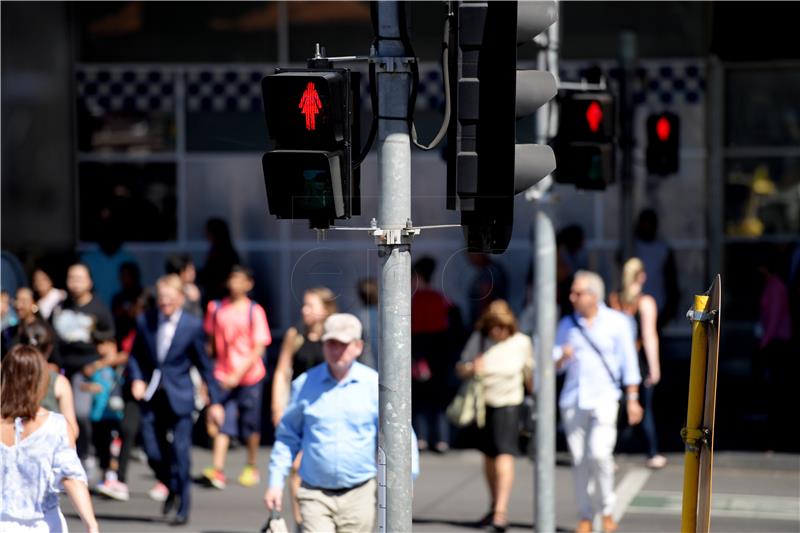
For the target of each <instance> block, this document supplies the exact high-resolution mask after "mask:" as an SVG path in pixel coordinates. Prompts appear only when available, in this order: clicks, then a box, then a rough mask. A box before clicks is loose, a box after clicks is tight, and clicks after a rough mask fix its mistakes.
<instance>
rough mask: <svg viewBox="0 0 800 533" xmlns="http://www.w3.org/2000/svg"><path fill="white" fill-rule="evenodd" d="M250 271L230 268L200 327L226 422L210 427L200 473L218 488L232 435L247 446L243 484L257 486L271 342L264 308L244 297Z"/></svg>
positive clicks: (249, 286) (222, 484)
mask: <svg viewBox="0 0 800 533" xmlns="http://www.w3.org/2000/svg"><path fill="white" fill-rule="evenodd" d="M253 285H254V283H253V274H252V272H251V271H250V270H249V269H247V268H245V267H242V266H238V265H237V266H234V267H233V268H232V270H231V273H230V275H229V276H228V291H229V294H230V296H229V297H228V298H224V299H223V300H214V301H211V302H209V303H208V310H207V312H206V319H205V330H206V333H207V334H208V336H209V341H210V343H211V347H212V353H213V354H214V357H215V364H214V378H215V379H216V380H217V382H218V383H219V386H220V388H221V389H222V390H223V392H224V394H223V400H222V403H223V405H224V407H225V422H224V424H223V425H222V427H216V426H212V427H211V433H212V437H213V438H214V451H213V465H212V466H210V467H208V468H206V469H205V470H203V476H204V477H205V478H206V479H207V480H208V482H209V483H211V485H212V486H214V487H216V488H218V489H224V488H225V485H226V480H225V474H224V472H223V470H224V467H225V457H226V455H227V453H228V445H229V444H230V438H231V437H237V436H238V437H239V439H240V440H241V441H242V442H243V443H245V444H246V445H247V465H245V467H244V469H243V470H242V473H241V474H240V475H239V483H240V484H241V485H244V486H245V487H252V486H255V485H258V483H259V482H260V476H259V473H258V468H257V466H256V454H257V452H258V446H259V444H260V441H261V393H262V389H263V388H264V383H263V381H264V377H265V376H266V374H267V371H266V368H265V367H264V352H265V351H266V348H267V346H269V344H270V343H271V342H272V336H271V335H270V331H269V324H268V323H267V314H266V312H265V311H264V308H263V307H261V306H260V305H259V304H257V303H255V302H254V301H252V300H251V299H250V298H248V296H247V294H248V293H249V292H250V291H251V290H253Z"/></svg>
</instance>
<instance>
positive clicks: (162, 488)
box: [147, 481, 169, 502]
mask: <svg viewBox="0 0 800 533" xmlns="http://www.w3.org/2000/svg"><path fill="white" fill-rule="evenodd" d="M147 495H148V496H150V498H152V499H153V500H155V501H157V502H163V501H164V500H166V499H167V496H169V489H168V488H167V486H166V485H164V484H163V483H161V482H160V481H157V482H156V484H155V485H153V488H152V489H150V490H149V491H147Z"/></svg>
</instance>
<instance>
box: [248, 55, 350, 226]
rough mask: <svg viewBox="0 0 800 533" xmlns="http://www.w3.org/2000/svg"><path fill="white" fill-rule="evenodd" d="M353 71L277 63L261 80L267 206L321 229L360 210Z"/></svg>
mask: <svg viewBox="0 0 800 533" xmlns="http://www.w3.org/2000/svg"><path fill="white" fill-rule="evenodd" d="M358 88H359V76H358V74H357V73H353V72H351V71H349V70H347V69H335V68H304V69H276V71H275V74H271V75H269V76H266V77H265V78H264V79H263V80H261V93H262V96H263V98H264V113H265V116H266V120H267V131H268V133H269V137H270V140H271V141H272V146H271V149H270V150H269V151H268V152H267V153H266V154H264V157H263V158H262V159H261V165H262V169H263V171H264V183H265V185H266V189H267V201H268V204H269V212H270V213H272V214H273V215H275V216H276V217H278V218H283V219H301V220H302V219H305V220H308V221H309V224H310V226H311V227H312V228H328V227H329V226H330V225H331V224H332V223H333V222H334V220H336V219H346V218H350V216H352V215H358V214H360V212H361V207H360V184H359V180H360V178H359V170H358V167H356V168H353V167H354V163H353V150H354V147H356V148H357V147H359V146H360V145H361V143H360V138H359V135H358V125H359V122H360V119H359V107H358V103H357V96H358Z"/></svg>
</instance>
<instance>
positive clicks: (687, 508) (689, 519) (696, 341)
mask: <svg viewBox="0 0 800 533" xmlns="http://www.w3.org/2000/svg"><path fill="white" fill-rule="evenodd" d="M707 304H708V296H707V295H695V297H694V312H695V315H694V317H693V318H692V362H691V370H690V373H689V407H688V409H687V412H686V428H685V429H684V432H683V438H684V441H685V442H686V452H685V454H684V464H683V512H682V513H681V532H682V533H695V531H696V528H697V482H698V476H699V469H700V448H701V446H702V443H701V439H702V428H701V427H700V425H701V424H702V422H703V403H704V396H705V383H706V359H707V349H708V331H707V329H706V327H707V326H706V323H705V322H703V321H701V320H699V319H698V318H699V315H700V314H701V313H703V312H705V310H706V305H707Z"/></svg>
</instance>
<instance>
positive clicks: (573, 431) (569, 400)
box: [554, 270, 642, 533]
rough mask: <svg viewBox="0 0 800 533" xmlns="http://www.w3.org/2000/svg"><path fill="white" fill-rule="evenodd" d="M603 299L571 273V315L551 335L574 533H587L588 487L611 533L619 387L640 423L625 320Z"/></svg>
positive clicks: (594, 283) (592, 284)
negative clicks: (560, 379) (562, 375)
mask: <svg viewBox="0 0 800 533" xmlns="http://www.w3.org/2000/svg"><path fill="white" fill-rule="evenodd" d="M604 297H605V288H604V285H603V280H602V279H601V278H600V276H598V275H597V274H595V273H594V272H589V271H586V270H580V271H578V272H576V273H575V280H574V281H573V283H572V289H571V290H570V295H569V299H570V301H571V302H572V305H573V307H574V309H575V312H574V314H571V315H567V316H565V317H564V318H562V319H561V321H560V322H559V323H558V330H557V331H556V349H555V351H554V352H555V353H554V357H555V359H556V361H557V363H556V367H557V368H558V369H559V372H566V379H565V380H564V388H563V389H562V390H561V396H560V398H559V401H558V405H559V408H560V409H561V419H562V421H563V422H564V430H565V432H566V434H567V444H568V445H569V449H570V452H571V453H572V458H573V463H574V468H573V474H574V477H575V493H576V494H575V495H576V499H577V503H578V516H579V520H580V521H579V522H578V527H577V528H576V529H575V531H576V532H578V533H589V532H590V531H592V530H593V529H592V518H593V516H594V509H593V506H592V498H591V496H590V494H589V486H590V485H594V487H595V494H596V495H597V496H598V500H599V501H600V503H601V505H602V508H601V509H600V511H601V513H602V515H603V531H604V533H609V532H611V531H614V530H616V529H617V524H616V523H615V522H614V519H613V512H614V505H615V504H616V495H615V494H614V456H613V452H614V445H615V444H616V441H617V413H618V409H619V400H620V396H621V391H620V384H622V385H623V386H624V388H625V399H626V402H625V407H626V409H627V415H628V422H629V423H630V424H632V425H635V424H638V423H639V422H640V421H641V419H642V407H641V405H640V404H639V383H640V382H641V375H640V373H639V362H638V359H637V356H636V347H635V344H634V340H633V335H632V333H631V327H630V322H629V318H627V317H626V316H625V315H623V314H622V313H620V312H618V311H614V310H613V309H609V308H608V307H606V306H605V304H603V299H604Z"/></svg>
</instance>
